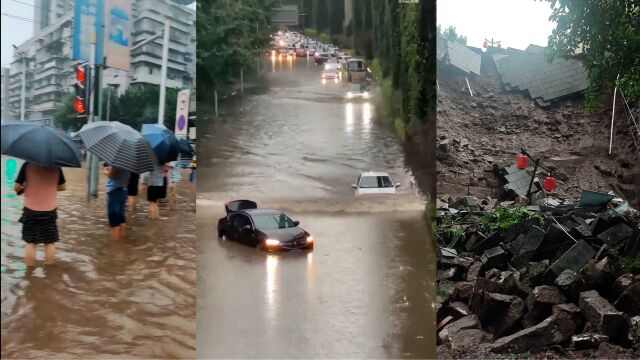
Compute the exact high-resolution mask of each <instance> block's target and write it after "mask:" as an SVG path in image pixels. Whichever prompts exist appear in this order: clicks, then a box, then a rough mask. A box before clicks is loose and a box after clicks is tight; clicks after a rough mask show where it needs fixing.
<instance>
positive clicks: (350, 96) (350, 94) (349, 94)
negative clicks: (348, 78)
mask: <svg viewBox="0 0 640 360" xmlns="http://www.w3.org/2000/svg"><path fill="white" fill-rule="evenodd" d="M352 97H353V94H352V93H351V91H349V92H347V98H349V99H351V98H352Z"/></svg>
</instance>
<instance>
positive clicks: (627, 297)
mask: <svg viewBox="0 0 640 360" xmlns="http://www.w3.org/2000/svg"><path fill="white" fill-rule="evenodd" d="M613 306H615V308H616V309H618V310H620V311H624V312H626V313H629V314H631V315H638V314H640V282H634V283H632V284H631V285H629V286H627V289H626V290H625V291H623V292H622V294H620V296H619V297H618V299H617V300H616V301H615V302H614V303H613Z"/></svg>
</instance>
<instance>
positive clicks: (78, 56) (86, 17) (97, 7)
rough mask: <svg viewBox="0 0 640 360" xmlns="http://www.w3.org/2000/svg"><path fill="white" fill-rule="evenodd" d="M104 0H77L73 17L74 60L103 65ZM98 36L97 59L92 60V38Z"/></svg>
mask: <svg viewBox="0 0 640 360" xmlns="http://www.w3.org/2000/svg"><path fill="white" fill-rule="evenodd" d="M103 20H104V0H76V2H75V8H74V15H73V42H72V48H73V54H72V57H73V59H74V60H81V61H90V60H94V61H95V64H102V59H103V57H104V52H103V48H104V45H103V31H104V30H103V25H104V24H103V23H104V21H103ZM94 33H95V34H96V48H95V49H96V54H95V59H91V37H92V34H94Z"/></svg>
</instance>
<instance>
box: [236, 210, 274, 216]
mask: <svg viewBox="0 0 640 360" xmlns="http://www.w3.org/2000/svg"><path fill="white" fill-rule="evenodd" d="M242 212H245V213H247V214H249V215H269V214H277V215H279V214H282V211H278V210H273V209H247V210H242Z"/></svg>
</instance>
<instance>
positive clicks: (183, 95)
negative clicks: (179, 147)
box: [175, 89, 191, 138]
mask: <svg viewBox="0 0 640 360" xmlns="http://www.w3.org/2000/svg"><path fill="white" fill-rule="evenodd" d="M190 94H191V91H190V90H189V89H186V90H182V91H180V92H179V93H178V102H177V104H176V131H175V135H176V137H183V138H184V137H187V130H188V128H189V127H188V124H189V99H190Z"/></svg>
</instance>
